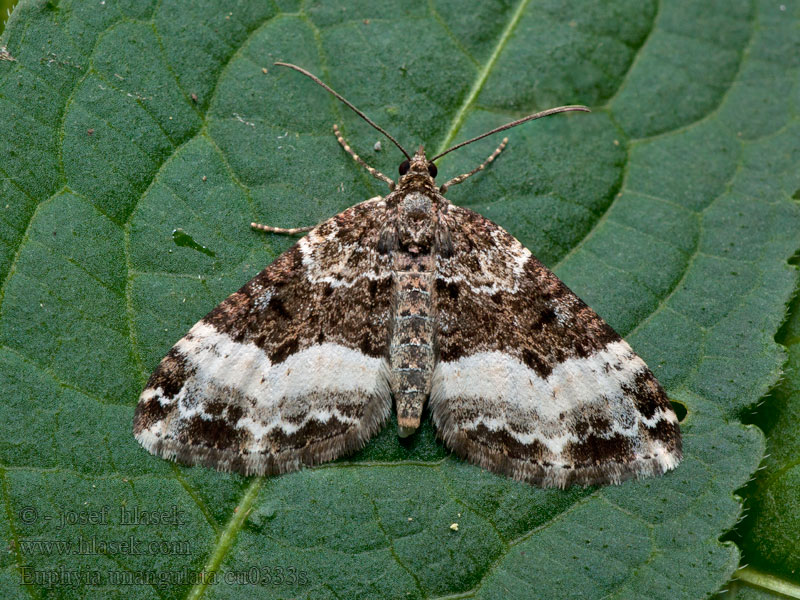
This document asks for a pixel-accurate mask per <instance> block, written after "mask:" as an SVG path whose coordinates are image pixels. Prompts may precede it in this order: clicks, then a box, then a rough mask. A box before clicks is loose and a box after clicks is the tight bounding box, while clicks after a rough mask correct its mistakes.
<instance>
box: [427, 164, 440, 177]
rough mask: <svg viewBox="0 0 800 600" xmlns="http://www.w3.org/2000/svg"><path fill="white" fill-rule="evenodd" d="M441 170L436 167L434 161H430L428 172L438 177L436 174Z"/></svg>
mask: <svg viewBox="0 0 800 600" xmlns="http://www.w3.org/2000/svg"><path fill="white" fill-rule="evenodd" d="M438 172H439V169H437V168H436V165H435V164H433V163H432V162H429V163H428V173H430V174H431V177H436V174H437V173H438Z"/></svg>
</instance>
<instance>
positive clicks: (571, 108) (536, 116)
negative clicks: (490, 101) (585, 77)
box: [430, 104, 592, 162]
mask: <svg viewBox="0 0 800 600" xmlns="http://www.w3.org/2000/svg"><path fill="white" fill-rule="evenodd" d="M572 111H582V112H592V111H590V110H589V108H588V107H586V106H583V105H581V104H573V105H570V106H557V107H556V108H548V109H547V110H543V111H541V112H537V113H534V114H532V115H528V116H527V117H523V118H521V119H517V120H516V121H511V123H506V124H505V125H502V126H500V127H497V128H496V129H492V130H491V131H487V132H486V133H483V134H481V135H479V136H478V137H474V138H472V139H471V140H467V141H466V142H461V143H460V144H456V145H455V146H451V147H450V148H448V149H447V150H445V151H444V152H440V153H439V154H437V155H436V156H434V157H433V158H431V159H430V161H431V162H433V161H435V160H436V159H438V158H441V157H443V156H444V155H445V154H447V153H448V152H452V151H453V150H457V149H458V148H462V147H464V146H466V145H467V144H471V143H472V142H477V141H478V140H482V139H483V138H485V137H486V136H488V135H492V134H493V133H498V132H500V131H505V130H506V129H511V128H512V127H516V126H517V125H522V124H523V123H526V122H528V121H533V120H534V119H541V118H542V117H549V116H550V115H555V114H557V113H563V112H572Z"/></svg>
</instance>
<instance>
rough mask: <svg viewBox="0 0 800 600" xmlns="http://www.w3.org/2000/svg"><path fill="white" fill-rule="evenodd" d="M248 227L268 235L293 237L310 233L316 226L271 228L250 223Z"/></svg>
mask: <svg viewBox="0 0 800 600" xmlns="http://www.w3.org/2000/svg"><path fill="white" fill-rule="evenodd" d="M250 227H252V228H253V229H258V230H260V231H266V232H268V233H281V234H284V235H295V234H297V233H305V232H306V231H311V230H312V229H314V227H316V225H312V226H311V227H286V228H284V227H272V226H271V225H262V224H261V223H250Z"/></svg>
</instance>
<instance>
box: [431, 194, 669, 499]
mask: <svg viewBox="0 0 800 600" xmlns="http://www.w3.org/2000/svg"><path fill="white" fill-rule="evenodd" d="M445 222H446V224H447V226H448V228H449V230H450V233H451V237H452V242H453V252H452V255H451V256H449V257H446V258H441V257H440V258H439V262H438V265H437V272H436V276H435V294H434V312H435V314H436V315H437V331H436V340H437V344H438V357H439V362H438V363H437V365H436V369H435V372H434V379H433V384H432V391H431V397H430V408H431V414H432V418H433V420H434V423H435V425H436V427H437V431H438V434H439V436H440V437H441V438H442V439H443V440H444V442H445V444H446V445H447V446H448V447H450V448H451V449H452V450H454V451H455V452H456V453H458V454H459V455H461V456H463V457H465V458H467V459H468V460H470V461H472V462H474V463H476V464H479V465H481V466H483V467H485V468H488V469H490V470H492V471H495V472H498V473H504V474H507V475H510V476H512V477H514V478H516V479H521V480H525V481H528V482H530V483H535V484H538V485H543V486H547V487H551V486H555V487H566V486H568V485H570V484H573V483H578V484H584V485H591V484H604V483H618V482H620V481H622V480H624V479H627V478H630V477H639V476H646V475H654V474H661V473H663V472H664V471H667V470H669V469H672V468H674V467H675V466H676V465H677V464H678V462H679V461H680V459H681V437H680V430H679V427H678V420H677V418H676V416H675V413H674V412H673V410H672V407H671V405H670V403H669V401H668V399H667V396H666V394H665V393H664V390H663V389H662V387H661V386H660V385H659V383H658V382H657V381H656V379H655V377H654V376H653V374H652V373H651V372H650V370H649V369H648V368H647V366H646V365H645V363H644V362H643V361H642V359H641V358H639V357H638V356H637V355H636V354H635V353H634V352H633V351H632V350H631V348H630V346H629V345H628V344H627V343H626V342H625V341H624V340H622V339H621V338H620V336H619V335H617V333H616V332H615V331H614V330H613V329H612V328H611V327H610V326H609V325H607V324H606V323H605V322H604V321H603V320H602V319H600V317H598V316H597V314H596V313H595V312H594V311H593V310H592V309H590V308H589V307H588V306H586V304H585V303H584V302H583V301H581V300H580V299H579V298H578V297H577V296H575V294H573V293H572V292H571V291H570V290H569V288H567V286H565V285H564V284H563V283H562V282H561V281H560V280H559V279H558V278H557V277H556V276H555V275H554V274H553V273H552V272H551V271H549V270H548V269H547V268H545V267H544V265H542V263H540V262H539V261H538V260H536V258H534V257H533V256H532V255H531V253H530V252H529V251H528V250H527V249H525V248H524V247H523V246H522V245H521V244H520V243H519V242H518V241H517V240H516V239H515V238H514V237H512V236H511V235H509V234H508V233H507V232H506V231H504V230H503V229H502V228H501V227H499V226H498V225H495V224H494V223H492V222H491V221H489V220H487V219H485V218H483V217H482V216H480V215H478V214H477V213H475V212H473V211H470V210H468V209H464V208H459V207H455V206H454V207H451V209H450V211H449V213H448V215H447V217H446V220H445Z"/></svg>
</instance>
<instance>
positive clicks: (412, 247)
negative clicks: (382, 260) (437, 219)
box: [397, 192, 434, 253]
mask: <svg viewBox="0 0 800 600" xmlns="http://www.w3.org/2000/svg"><path fill="white" fill-rule="evenodd" d="M397 208H398V211H399V213H400V220H399V221H400V222H399V226H398V232H397V233H398V241H399V242H400V247H401V248H403V249H405V250H408V251H409V252H412V253H417V252H426V251H428V250H429V249H430V248H431V246H432V245H433V238H434V219H433V202H432V201H431V198H430V196H428V195H426V194H421V193H419V192H409V193H408V194H406V195H405V196H404V197H403V199H402V200H401V201H400V203H399V204H398V207H397Z"/></svg>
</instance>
